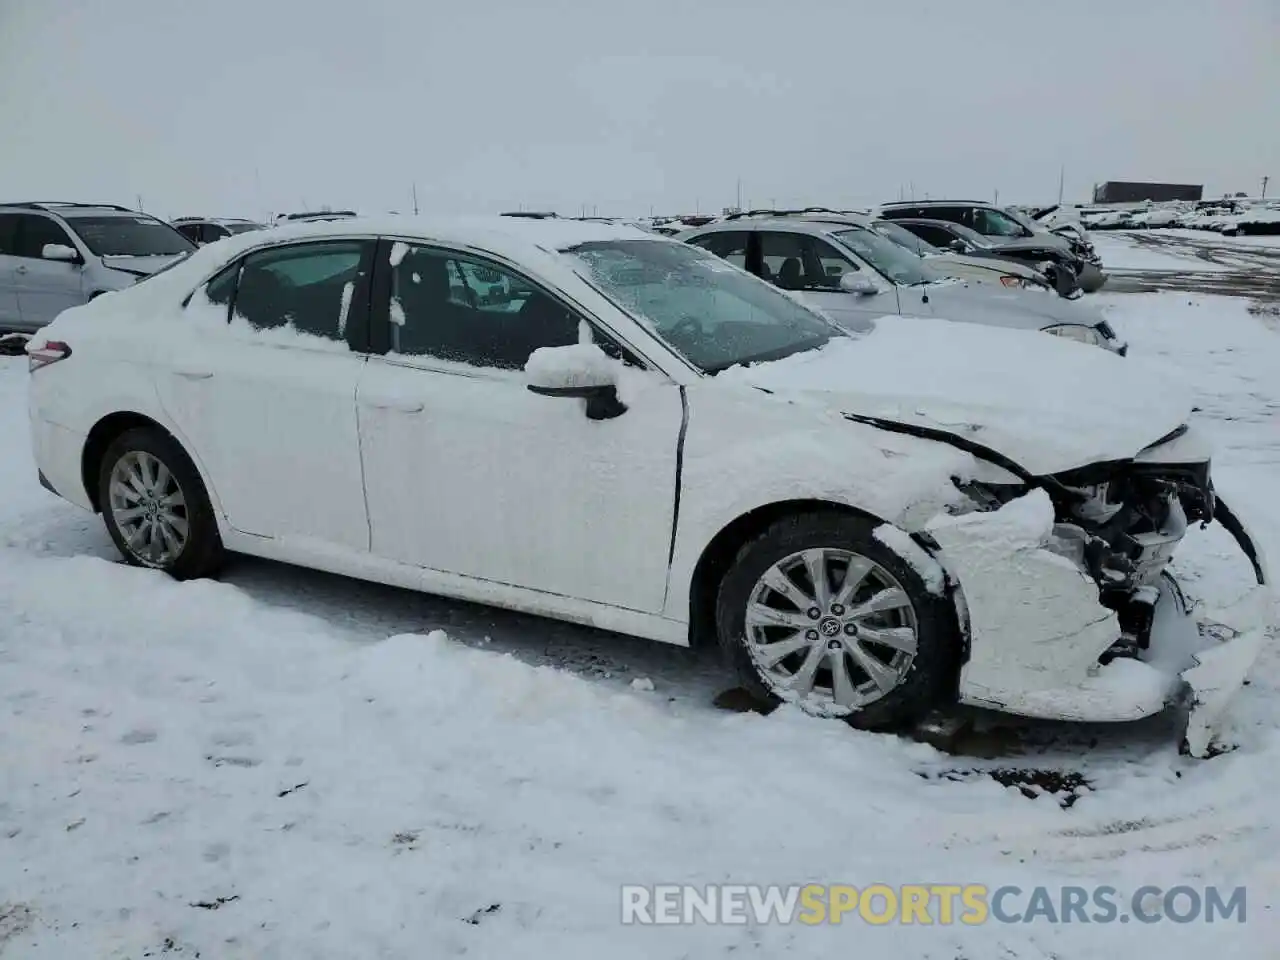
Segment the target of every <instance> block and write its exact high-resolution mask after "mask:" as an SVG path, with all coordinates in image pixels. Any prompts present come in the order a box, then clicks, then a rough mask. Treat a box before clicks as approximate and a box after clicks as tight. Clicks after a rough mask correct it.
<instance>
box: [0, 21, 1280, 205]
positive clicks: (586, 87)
mask: <svg viewBox="0 0 1280 960" xmlns="http://www.w3.org/2000/svg"><path fill="white" fill-rule="evenodd" d="M1278 117H1280V0H1067V2H1048V0H1045V2H1040V0H964V2H954V0H768V2H763V0H631V2H626V3H621V2H617V0H489V2H485V0H450V2H448V3H444V2H440V0H359V2H350V0H342V2H338V0H215V2H200V0H111V2H105V0H0V199H10V198H29V197H35V198H54V199H76V200H81V199H92V200H111V201H116V202H122V203H128V204H133V203H135V202H136V198H137V197H138V196H141V197H142V199H143V203H144V205H145V207H146V209H148V210H149V211H151V212H154V213H157V214H159V215H162V216H177V215H181V214H190V213H201V214H212V215H222V216H261V215H262V214H263V213H264V212H266V211H280V210H286V209H288V210H296V209H298V208H300V207H302V206H303V205H306V206H309V207H313V208H314V207H317V206H320V205H322V204H323V205H330V206H333V207H345V206H352V207H355V208H357V209H360V210H362V211H366V212H379V211H385V210H399V211H405V210H407V209H409V208H410V206H411V199H410V190H411V185H412V184H413V183H415V182H416V183H417V192H418V203H419V206H420V207H421V208H422V209H423V210H424V211H427V210H439V211H441V212H473V211H474V212H497V211H499V210H503V209H509V208H513V207H516V206H517V205H523V206H524V207H525V208H526V209H529V208H551V209H558V210H559V211H560V212H561V213H573V214H577V213H579V212H581V210H582V209H583V205H586V206H587V208H588V211H590V210H591V208H598V212H599V213H600V214H601V215H605V214H618V215H625V214H643V213H648V212H649V210H650V208H651V207H652V208H654V209H655V210H656V211H657V212H681V211H692V210H694V209H695V208H700V209H701V210H702V211H708V210H717V211H718V210H719V209H720V208H721V207H723V206H726V205H729V204H733V203H734V202H735V200H736V194H737V189H738V186H737V185H738V182H739V178H741V184H742V199H743V201H744V203H745V202H749V203H751V204H753V205H757V206H760V205H765V204H768V203H776V204H793V203H796V204H807V203H813V204H827V205H843V204H865V203H872V202H877V201H883V200H892V199H897V198H898V196H899V194H900V193H902V192H906V191H910V190H911V189H912V188H913V186H914V190H915V193H916V195H917V196H920V197H923V196H925V195H926V194H928V195H930V196H933V197H942V196H947V195H952V196H956V195H963V196H964V197H966V198H979V199H987V198H991V197H993V196H994V192H995V191H996V190H998V191H999V197H1000V199H1001V201H1004V202H1039V201H1052V200H1054V199H1056V198H1057V193H1058V177H1059V170H1060V168H1063V167H1065V170H1066V178H1065V182H1066V194H1067V198H1068V199H1087V196H1088V192H1089V190H1090V188H1091V185H1092V184H1093V183H1094V182H1095V181H1100V180H1107V179H1152V180H1172V181H1179V182H1192V183H1204V184H1205V185H1206V189H1207V193H1209V194H1217V195H1220V194H1222V193H1223V192H1225V191H1227V190H1230V191H1236V190H1247V191H1249V192H1250V193H1251V194H1253V193H1256V192H1257V191H1258V190H1259V180H1260V178H1261V177H1262V176H1263V175H1264V174H1270V175H1272V176H1273V177H1280V122H1278V121H1277V118H1278ZM1269 193H1274V194H1275V195H1280V181H1278V182H1276V183H1275V184H1274V187H1273V188H1272V190H1271V191H1269Z"/></svg>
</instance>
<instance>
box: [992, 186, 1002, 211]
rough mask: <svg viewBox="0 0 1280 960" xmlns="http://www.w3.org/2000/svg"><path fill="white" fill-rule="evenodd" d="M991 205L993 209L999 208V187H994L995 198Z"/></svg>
mask: <svg viewBox="0 0 1280 960" xmlns="http://www.w3.org/2000/svg"><path fill="white" fill-rule="evenodd" d="M991 205H992V206H995V207H998V206H1000V188H999V187H996V190H995V196H994V197H993V198H992V200H991Z"/></svg>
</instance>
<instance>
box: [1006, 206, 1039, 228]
mask: <svg viewBox="0 0 1280 960" xmlns="http://www.w3.org/2000/svg"><path fill="white" fill-rule="evenodd" d="M1004 212H1005V214H1007V215H1008V217H1009V219H1011V220H1014V221H1016V222H1017V223H1019V224H1021V225H1022V226H1024V227H1026V228H1027V229H1028V230H1030V231H1031V232H1032V233H1048V232H1049V231H1048V229H1047V228H1046V227H1045V225H1044V224H1043V223H1040V222H1039V221H1037V220H1033V219H1031V218H1030V217H1029V216H1027V215H1026V214H1025V213H1023V212H1022V211H1021V210H1018V209H1016V208H1014V207H1006V208H1005V211H1004Z"/></svg>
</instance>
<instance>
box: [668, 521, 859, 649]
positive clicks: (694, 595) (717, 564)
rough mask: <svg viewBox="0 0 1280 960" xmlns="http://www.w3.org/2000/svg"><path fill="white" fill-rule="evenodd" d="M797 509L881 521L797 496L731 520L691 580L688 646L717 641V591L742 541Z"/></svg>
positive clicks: (701, 558) (706, 551)
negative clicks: (797, 497)
mask: <svg viewBox="0 0 1280 960" xmlns="http://www.w3.org/2000/svg"><path fill="white" fill-rule="evenodd" d="M798 513H833V514H844V515H846V516H853V517H862V518H863V519H866V520H872V521H880V518H879V517H877V516H875V515H874V514H872V513H868V512H867V511H866V510H860V509H858V508H857V507H852V506H850V505H848V504H845V503H839V502H837V501H834V500H821V499H812V498H810V499H795V500H778V501H775V502H773V503H767V504H764V505H762V506H759V507H755V508H754V509H752V510H748V511H747V512H746V513H744V514H741V515H740V516H738V517H735V518H734V519H733V520H731V521H729V522H728V523H727V524H725V525H724V526H723V527H721V528H720V530H719V531H718V532H717V533H716V534H715V536H713V537H712V538H711V539H710V540H709V541H708V542H707V545H706V547H704V548H703V550H702V553H701V554H700V555H699V557H698V560H697V562H696V563H695V564H694V567H693V575H692V578H691V580H690V583H689V646H691V647H713V646H715V645H716V626H715V609H716V593H717V591H718V590H719V588H720V581H721V580H723V579H724V575H725V573H726V572H727V570H728V567H729V564H730V563H732V562H733V558H734V557H735V556H737V553H738V551H739V550H740V549H741V548H742V545H743V544H745V543H747V542H748V541H749V540H750V539H751V538H752V537H754V536H756V535H757V534H759V533H761V532H763V531H764V530H765V529H766V528H767V527H769V526H770V525H771V524H773V523H775V522H776V521H778V520H780V519H782V518H783V517H785V516H789V515H792V514H798Z"/></svg>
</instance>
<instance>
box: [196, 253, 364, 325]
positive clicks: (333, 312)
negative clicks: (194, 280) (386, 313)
mask: <svg viewBox="0 0 1280 960" xmlns="http://www.w3.org/2000/svg"><path fill="white" fill-rule="evenodd" d="M371 247H372V243H371V242H368V241H360V240H334V241H325V242H320V243H304V244H294V245H290V246H286V247H274V248H272V249H269V250H262V251H259V252H258V253H253V254H250V255H249V256H247V257H245V258H244V261H243V266H242V267H241V269H240V276H239V283H238V285H236V288H235V294H234V298H233V300H232V303H233V310H232V313H233V316H234V318H237V319H241V320H244V321H246V322H247V323H249V325H250V326H252V327H254V328H256V329H258V330H277V329H287V330H294V331H297V332H298V333H302V334H309V335H310V336H314V337H324V338H326V339H329V340H337V341H344V340H346V338H347V321H348V320H349V319H350V313H351V309H352V303H353V300H354V298H355V295H356V291H357V287H359V286H360V281H361V278H362V276H363V275H364V273H365V269H364V264H365V262H366V258H367V256H368V254H369V251H370V249H371ZM222 277H223V275H221V274H220V275H219V277H215V278H214V283H211V284H210V288H209V290H208V291H207V292H208V296H209V298H210V299H211V300H214V301H215V302H217V300H216V299H215V294H216V295H217V296H224V295H225V293H224V292H223V291H224V290H225V287H223V286H219V287H218V288H217V289H216V290H215V289H214V284H215V283H217V282H219V281H220V280H222ZM222 282H223V283H229V282H230V280H223V281H222Z"/></svg>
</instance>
